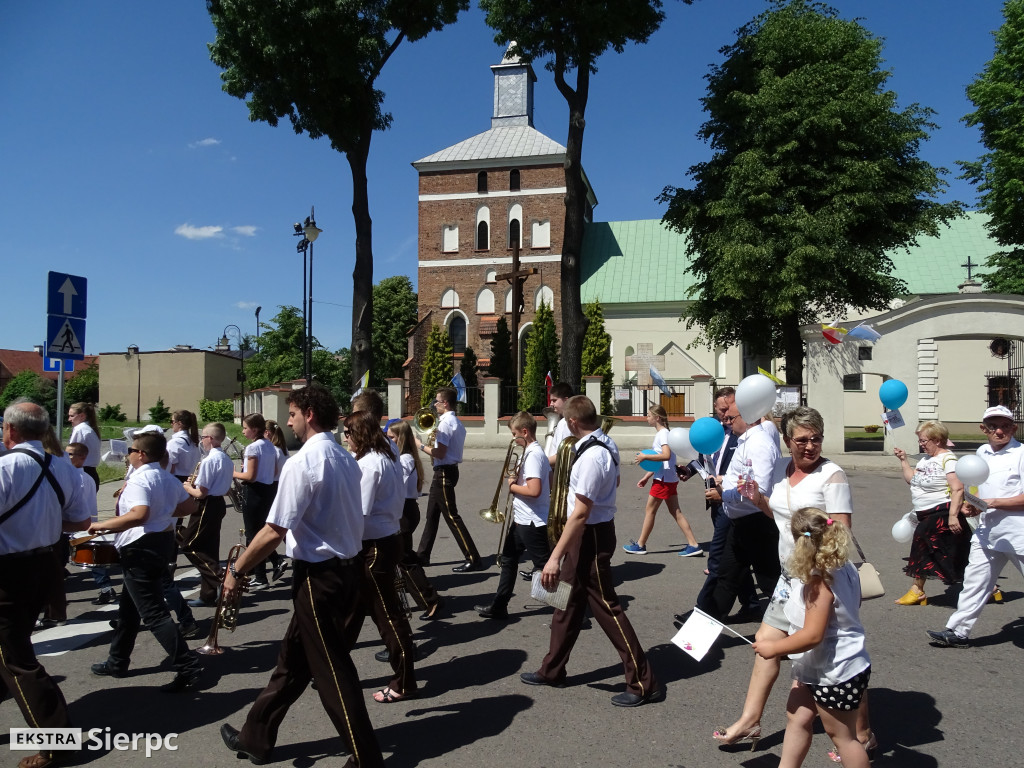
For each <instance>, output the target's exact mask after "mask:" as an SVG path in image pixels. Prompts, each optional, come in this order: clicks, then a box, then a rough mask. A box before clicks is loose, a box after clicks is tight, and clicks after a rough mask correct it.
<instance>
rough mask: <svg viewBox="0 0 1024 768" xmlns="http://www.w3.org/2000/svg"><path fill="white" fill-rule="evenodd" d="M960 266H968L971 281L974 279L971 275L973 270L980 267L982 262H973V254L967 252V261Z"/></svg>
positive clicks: (968, 277) (968, 275)
mask: <svg viewBox="0 0 1024 768" xmlns="http://www.w3.org/2000/svg"><path fill="white" fill-rule="evenodd" d="M960 266H961V267H967V280H968V281H970V280H972V279H973V278H972V276H971V270H972V269H974V268H975V267H980V266H981V264H975V263H974V262H972V261H971V254H969V253H968V254H967V261H966V263H964V264H961V265H960Z"/></svg>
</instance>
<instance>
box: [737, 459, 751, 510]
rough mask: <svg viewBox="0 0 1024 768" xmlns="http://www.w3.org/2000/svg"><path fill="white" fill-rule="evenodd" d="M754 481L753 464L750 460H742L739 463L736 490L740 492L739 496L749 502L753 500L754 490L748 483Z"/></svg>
mask: <svg viewBox="0 0 1024 768" xmlns="http://www.w3.org/2000/svg"><path fill="white" fill-rule="evenodd" d="M753 479H754V464H753V462H752V461H751V460H750V459H744V460H743V461H742V462H741V463H740V474H739V477H737V478H736V490H737V491H739V492H740V496H744V497H746V498H748V499H750V500H751V501H753V498H754V493H753V491H754V488H753V486H752V485H750V481H752V480H753Z"/></svg>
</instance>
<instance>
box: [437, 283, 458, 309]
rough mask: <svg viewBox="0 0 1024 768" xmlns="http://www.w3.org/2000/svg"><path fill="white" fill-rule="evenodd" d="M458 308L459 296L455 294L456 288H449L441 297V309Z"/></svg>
mask: <svg viewBox="0 0 1024 768" xmlns="http://www.w3.org/2000/svg"><path fill="white" fill-rule="evenodd" d="M457 306H459V294H458V293H456V292H455V289H454V288H449V289H448V290H447V291H445V292H444V294H443V295H442V296H441V308H442V309H453V308H454V307H457Z"/></svg>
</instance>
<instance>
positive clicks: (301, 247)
mask: <svg viewBox="0 0 1024 768" xmlns="http://www.w3.org/2000/svg"><path fill="white" fill-rule="evenodd" d="M292 228H293V230H294V232H293V233H292V234H293V235H294V236H295V237H301V238H302V239H301V240H300V241H299V242H298V243H297V244H296V246H295V250H296V251H297V252H298V253H301V254H302V336H303V339H302V374H303V376H304V377H305V379H306V386H309V385H310V384H312V383H313V243H314V242H315V241H316V239H317V238H318V237H320V233H321V232H323V230H322V229H320V228H319V227H317V225H316V218H315V213H314V209H313V207H312V206H311V207H310V209H309V216H307V217H306V221H305V222H304V223H302V224H299V223H298V222H296V223H295V224H294V225H293V227H292ZM307 250H308V251H309V289H308V290H309V294H308V296H307V293H306V291H307V289H306V285H307V283H306V251H307Z"/></svg>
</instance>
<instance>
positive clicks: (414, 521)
mask: <svg viewBox="0 0 1024 768" xmlns="http://www.w3.org/2000/svg"><path fill="white" fill-rule="evenodd" d="M419 523H420V505H419V504H418V503H417V502H416V499H406V500H405V507H404V508H403V509H402V519H401V520H400V521H399V525H400V528H399V531H398V532H399V534H400V535H401V538H402V559H401V560H399V561H398V568H399V570H401V571H402V576H403V577H404V578H405V590H406V592H408V593H409V596H410V597H412V599H413V602H414V603H416V605H417V606H419V607H420V608H421V609H429V608H432V607H433V606H434V605H436V604H437V601H438V600H439V599H440V597H439V596H438V594H437V590H436V589H434V585H433V584H431V583H430V580H429V579H427V574H426V573H425V572H424V571H423V566H422V565H421V564H420V559H419V557H417V556H416V548H415V547H414V546H413V543H412V535H413V533H414V532H415V531H416V526H417V525H419Z"/></svg>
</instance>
